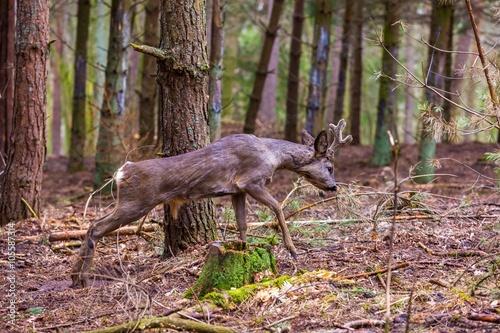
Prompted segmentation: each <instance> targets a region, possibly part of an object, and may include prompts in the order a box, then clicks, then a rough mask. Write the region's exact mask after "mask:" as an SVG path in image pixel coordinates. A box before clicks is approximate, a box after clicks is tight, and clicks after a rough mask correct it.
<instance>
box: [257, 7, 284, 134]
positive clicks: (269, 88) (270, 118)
mask: <svg viewBox="0 0 500 333" xmlns="http://www.w3.org/2000/svg"><path fill="white" fill-rule="evenodd" d="M273 4H274V0H268V2H267V13H268V15H267V20H268V21H269V19H270V18H271V13H272V8H273ZM279 42H280V37H279V35H276V37H275V39H274V42H273V48H272V51H271V56H270V58H269V64H268V66H267V76H266V81H265V82H264V90H263V91H262V101H261V102H260V105H259V111H258V113H257V119H258V121H259V122H260V123H261V124H264V125H265V127H268V128H272V127H273V126H274V122H275V121H276V86H277V84H278V63H279V54H280V53H279Z"/></svg>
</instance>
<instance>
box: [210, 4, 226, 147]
mask: <svg viewBox="0 0 500 333" xmlns="http://www.w3.org/2000/svg"><path fill="white" fill-rule="evenodd" d="M225 2H226V0H212V5H213V9H212V29H210V36H211V38H212V39H211V40H210V43H211V47H210V80H209V92H210V93H209V99H208V111H209V114H210V120H209V124H210V141H212V142H214V141H217V140H218V139H220V127H221V124H220V121H221V114H222V71H223V68H222V58H223V55H224V29H223V27H224V4H225Z"/></svg>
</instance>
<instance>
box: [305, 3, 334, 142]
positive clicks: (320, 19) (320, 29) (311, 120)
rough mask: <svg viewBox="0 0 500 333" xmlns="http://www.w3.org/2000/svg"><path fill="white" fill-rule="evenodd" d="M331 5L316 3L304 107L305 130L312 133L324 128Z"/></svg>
mask: <svg viewBox="0 0 500 333" xmlns="http://www.w3.org/2000/svg"><path fill="white" fill-rule="evenodd" d="M332 6H333V4H332V1H329V0H320V1H318V2H317V3H316V13H315V18H314V20H315V22H314V37H313V54H312V60H311V72H310V73H309V96H308V98H307V109H306V130H307V131H308V132H309V133H311V134H313V135H316V134H318V133H319V132H320V131H321V130H323V129H324V128H325V120H326V117H325V115H326V113H325V104H326V103H325V101H326V91H327V82H326V74H327V69H328V50H329V48H330V28H331V24H332V8H333V7H332Z"/></svg>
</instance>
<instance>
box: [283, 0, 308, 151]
mask: <svg viewBox="0 0 500 333" xmlns="http://www.w3.org/2000/svg"><path fill="white" fill-rule="evenodd" d="M303 26H304V0H295V6H294V8H293V26H292V37H291V42H290V62H289V64H288V90H287V99H286V123H285V139H286V140H288V141H291V142H297V139H298V135H297V114H298V109H299V82H300V80H299V79H300V58H301V56H302V51H301V48H302V28H303Z"/></svg>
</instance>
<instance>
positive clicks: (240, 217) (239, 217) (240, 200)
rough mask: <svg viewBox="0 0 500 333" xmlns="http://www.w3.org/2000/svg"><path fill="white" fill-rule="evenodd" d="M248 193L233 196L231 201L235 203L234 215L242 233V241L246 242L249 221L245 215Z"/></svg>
mask: <svg viewBox="0 0 500 333" xmlns="http://www.w3.org/2000/svg"><path fill="white" fill-rule="evenodd" d="M246 198H247V195H246V193H238V194H233V195H232V196H231V200H232V202H233V209H234V215H235V216H236V223H237V224H238V230H239V231H240V239H241V240H242V241H244V242H246V241H247V221H246V213H245V202H246Z"/></svg>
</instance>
